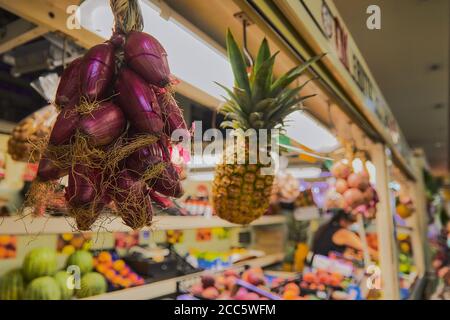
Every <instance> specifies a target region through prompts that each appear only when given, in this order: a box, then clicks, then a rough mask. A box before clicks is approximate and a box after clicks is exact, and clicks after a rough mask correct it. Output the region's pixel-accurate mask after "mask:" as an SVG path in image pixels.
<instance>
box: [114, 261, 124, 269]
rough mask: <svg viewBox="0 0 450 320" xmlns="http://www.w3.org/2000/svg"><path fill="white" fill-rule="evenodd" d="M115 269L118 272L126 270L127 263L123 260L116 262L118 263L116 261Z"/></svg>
mask: <svg viewBox="0 0 450 320" xmlns="http://www.w3.org/2000/svg"><path fill="white" fill-rule="evenodd" d="M113 268H114V270H116V271H121V270H123V269H124V268H125V261H123V260H116V261H114V263H113Z"/></svg>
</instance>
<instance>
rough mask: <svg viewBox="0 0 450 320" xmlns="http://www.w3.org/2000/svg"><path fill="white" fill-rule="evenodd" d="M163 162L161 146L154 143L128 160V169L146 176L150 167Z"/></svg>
mask: <svg viewBox="0 0 450 320" xmlns="http://www.w3.org/2000/svg"><path fill="white" fill-rule="evenodd" d="M162 161H163V157H162V152H161V149H160V146H159V145H158V144H157V143H154V144H152V145H150V146H147V147H144V148H141V149H139V150H138V151H136V152H134V153H133V154H131V155H130V156H129V157H128V158H127V159H126V167H127V168H128V169H130V170H131V171H133V173H137V174H138V175H142V174H144V173H145V172H146V171H147V170H148V169H149V168H150V167H152V166H154V165H156V164H158V163H161V162H162Z"/></svg>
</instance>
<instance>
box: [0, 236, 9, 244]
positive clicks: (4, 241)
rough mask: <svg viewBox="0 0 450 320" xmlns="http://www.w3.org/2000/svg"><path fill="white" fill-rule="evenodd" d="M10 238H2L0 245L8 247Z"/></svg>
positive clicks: (0, 238) (0, 237)
mask: <svg viewBox="0 0 450 320" xmlns="http://www.w3.org/2000/svg"><path fill="white" fill-rule="evenodd" d="M10 239H11V237H10V236H0V245H3V246H6V245H8V244H9V241H10Z"/></svg>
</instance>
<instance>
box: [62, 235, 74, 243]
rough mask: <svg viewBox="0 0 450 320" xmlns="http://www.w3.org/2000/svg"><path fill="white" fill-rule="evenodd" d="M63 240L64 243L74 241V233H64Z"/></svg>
mask: <svg viewBox="0 0 450 320" xmlns="http://www.w3.org/2000/svg"><path fill="white" fill-rule="evenodd" d="M62 238H63V240H64V241H67V242H69V241H70V240H72V239H73V233H64V234H63V235H62Z"/></svg>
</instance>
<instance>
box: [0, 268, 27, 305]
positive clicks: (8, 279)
mask: <svg viewBox="0 0 450 320" xmlns="http://www.w3.org/2000/svg"><path fill="white" fill-rule="evenodd" d="M24 290H25V280H24V278H23V274H22V270H20V269H16V270H11V271H9V272H7V273H6V274H5V275H3V276H2V277H1V278H0V300H20V299H22V298H23V293H24Z"/></svg>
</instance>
